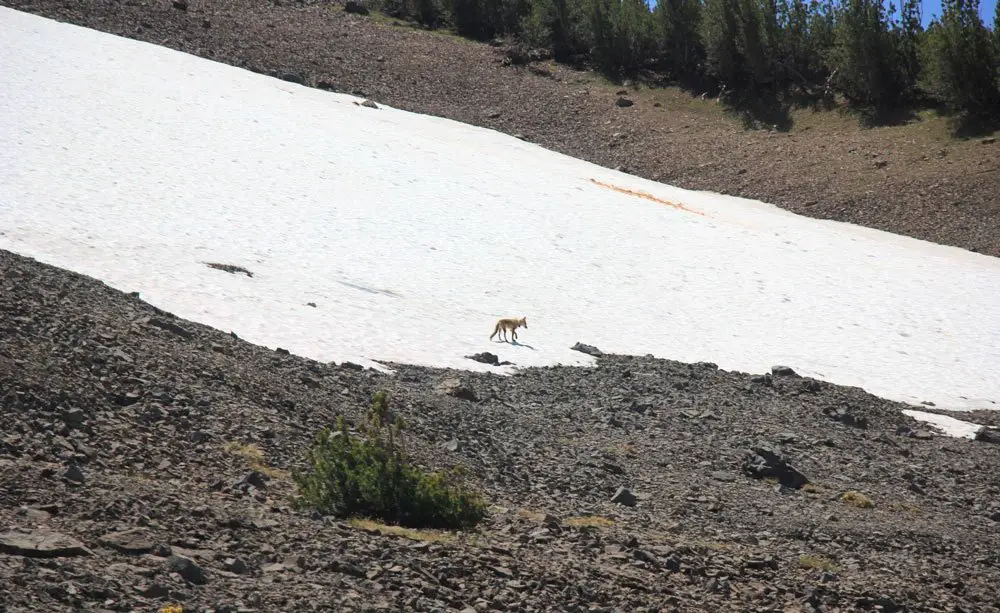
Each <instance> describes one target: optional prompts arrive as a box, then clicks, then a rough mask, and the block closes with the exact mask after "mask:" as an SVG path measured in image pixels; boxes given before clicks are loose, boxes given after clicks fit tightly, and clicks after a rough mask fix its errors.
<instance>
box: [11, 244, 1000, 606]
mask: <svg viewBox="0 0 1000 613" xmlns="http://www.w3.org/2000/svg"><path fill="white" fill-rule="evenodd" d="M219 274H225V273H222V272H220V273H219ZM581 340H583V341H584V342H585V341H586V339H581ZM394 368H395V369H396V371H395V374H392V375H385V374H380V373H376V372H373V371H363V370H358V369H356V368H354V367H353V366H352V365H350V364H342V365H339V366H338V365H333V364H321V363H316V362H313V361H310V360H307V359H303V358H300V357H297V356H294V355H287V354H286V353H285V352H277V351H271V350H268V349H266V348H262V347H257V346H254V345H251V344H248V343H246V342H244V341H241V340H239V339H238V338H235V337H234V336H232V335H230V334H226V333H224V332H220V331H216V330H212V329H210V328H207V327H205V326H201V325H198V324H195V323H192V322H188V321H183V320H180V319H177V318H175V317H173V316H171V315H170V314H168V313H164V312H161V311H158V310H157V309H155V308H153V307H151V306H149V305H147V304H145V303H144V302H142V300H141V297H136V296H131V295H127V294H124V293H121V292H118V291H116V290H113V289H111V288H109V287H107V286H105V285H103V284H101V283H99V282H96V281H94V280H92V279H89V278H86V277H82V276H79V275H76V274H73V273H69V272H66V271H62V270H59V269H55V268H52V267H49V266H46V265H42V264H40V263H38V262H35V261H33V260H30V259H26V258H23V257H21V256H17V255H14V254H11V253H8V252H0V611H6V612H11V613H15V612H18V613H19V612H22V611H31V612H36V611H37V612H42V611H44V612H52V611H79V610H91V611H132V610H134V611H156V610H160V608H161V607H164V606H166V605H167V604H170V603H176V604H180V605H182V606H183V607H184V610H185V611H216V612H222V611H227V612H236V611H275V610H284V611H312V610H342V611H380V610H395V611H404V610H405V611H490V610H498V611H622V612H635V611H661V610H667V611H802V612H807V611H825V612H834V611H858V610H869V611H940V612H949V613H951V612H955V611H969V612H971V611H997V610H1000V597H998V596H997V593H996V589H995V586H996V585H997V583H998V581H1000V530H998V528H1000V503H998V495H1000V476H998V473H997V471H996V467H997V466H1000V445H995V444H989V443H987V442H982V441H968V440H955V439H949V438H944V437H940V436H936V435H931V434H930V433H928V432H927V431H925V430H923V429H922V427H921V426H920V425H919V424H918V423H916V422H914V421H912V420H911V419H909V418H907V417H905V416H903V415H902V414H901V413H900V412H899V409H900V408H901V407H900V405H897V404H895V403H892V402H888V401H884V400H880V399H878V398H875V397H873V396H871V395H869V394H866V393H865V392H863V391H862V390H859V389H855V388H844V387H838V386H834V385H829V384H826V383H823V382H819V381H813V380H810V379H803V378H799V377H796V376H794V375H791V374H782V373H780V372H779V373H776V374H775V375H774V376H770V375H769V376H763V375H759V376H755V375H751V374H744V373H735V372H725V371H721V370H719V369H717V368H716V367H715V366H714V365H711V364H693V365H688V364H681V363H677V362H671V361H666V360H657V359H652V358H649V357H628V356H604V357H603V358H601V359H600V360H599V365H598V366H597V367H596V368H593V369H574V368H546V369H529V370H524V371H521V372H519V373H518V374H516V375H514V376H511V377H500V376H494V375H488V374H470V373H465V372H448V371H440V370H434V369H426V368H418V367H414V366H404V365H394ZM379 389H386V390H389V392H390V393H391V397H392V407H393V410H394V411H396V412H398V413H399V414H400V415H402V416H403V417H404V418H405V420H406V422H407V423H408V424H409V425H410V426H409V429H408V434H407V439H406V441H407V447H408V449H409V450H410V453H411V454H412V456H413V457H414V458H415V460H416V461H418V462H420V463H422V464H423V465H425V466H427V467H432V468H442V467H446V466H453V465H462V466H465V467H466V468H467V469H468V474H467V479H468V482H469V484H470V485H472V486H474V487H476V488H478V489H480V490H481V491H482V492H483V493H484V494H485V496H486V497H487V499H488V500H489V502H490V503H491V505H492V507H491V510H490V514H489V517H488V519H487V520H486V521H485V522H484V523H483V524H482V525H481V527H480V528H478V529H477V530H474V531H471V532H468V533H464V534H449V533H444V534H439V533H421V532H417V533H409V534H405V535H395V534H383V532H385V531H387V530H388V529H386V528H383V527H380V526H377V525H363V524H358V523H357V522H355V523H351V522H347V521H341V520H332V519H330V518H323V517H319V516H315V515H314V514H311V513H308V512H305V511H297V510H294V509H293V507H292V505H291V503H290V500H291V497H292V496H293V495H294V487H293V485H292V483H291V481H290V480H289V477H288V472H287V471H289V470H291V469H292V468H294V467H296V466H299V465H301V462H302V459H303V453H304V451H305V449H306V446H307V445H308V443H309V441H310V440H311V438H312V437H313V436H314V434H315V433H316V431H317V430H318V429H320V428H321V427H322V426H324V425H326V424H329V423H330V422H331V421H332V420H333V418H334V417H335V416H336V415H344V416H346V417H348V418H349V419H353V418H356V417H357V416H358V415H359V414H360V411H361V410H362V409H363V408H364V407H365V405H366V404H367V403H368V401H369V399H370V397H371V394H372V393H374V391H376V390H379ZM783 461H784V462H787V463H788V465H785V464H783V463H782V462H783ZM621 488H625V489H621ZM852 491H853V492H858V493H860V494H862V495H863V496H864V497H863V498H862V497H859V496H855V497H853V498H852V497H851V496H853V495H851V496H848V498H849V501H845V500H844V499H843V497H844V494H845V493H846V492H852ZM866 499H867V500H870V502H871V505H872V506H867V504H866Z"/></svg>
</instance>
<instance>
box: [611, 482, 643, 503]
mask: <svg viewBox="0 0 1000 613" xmlns="http://www.w3.org/2000/svg"><path fill="white" fill-rule="evenodd" d="M611 502H616V503H618V504H621V505H625V506H627V507H634V506H635V505H636V503H637V502H638V498H636V496H635V494H633V493H632V490H630V489H628V488H627V487H624V486H622V487H619V488H618V490H617V491H616V492H615V495H614V496H612V497H611Z"/></svg>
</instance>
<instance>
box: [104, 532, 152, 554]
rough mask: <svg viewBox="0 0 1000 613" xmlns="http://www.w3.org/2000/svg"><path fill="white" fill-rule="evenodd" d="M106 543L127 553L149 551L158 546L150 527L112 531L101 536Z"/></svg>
mask: <svg viewBox="0 0 1000 613" xmlns="http://www.w3.org/2000/svg"><path fill="white" fill-rule="evenodd" d="M100 542H101V544H102V545H106V546H108V547H111V548H113V549H117V550H118V551H123V552H125V553H135V554H138V553H147V552H150V551H152V550H153V549H155V548H156V545H157V539H156V536H155V535H154V534H153V532H152V531H151V530H149V529H148V528H133V529H131V530H123V531H121V532H111V533H109V534H105V535H104V536H102V537H101V538H100Z"/></svg>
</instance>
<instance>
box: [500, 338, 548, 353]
mask: <svg viewBox="0 0 1000 613" xmlns="http://www.w3.org/2000/svg"><path fill="white" fill-rule="evenodd" d="M493 342H494V343H506V344H508V345H514V346H515V347H524V348H525V349H531V350H532V351H538V350H537V349H535V348H534V347H532V346H531V345H525V344H524V343H519V342H517V341H505V340H499V341H493Z"/></svg>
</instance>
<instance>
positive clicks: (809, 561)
mask: <svg viewBox="0 0 1000 613" xmlns="http://www.w3.org/2000/svg"><path fill="white" fill-rule="evenodd" d="M799 566H800V567H802V568H808V569H817V570H822V571H824V572H828V573H835V572H839V571H840V567H839V566H837V565H836V564H834V563H833V562H831V561H830V560H827V559H826V558H824V557H823V556H817V555H804V556H800V557H799Z"/></svg>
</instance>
